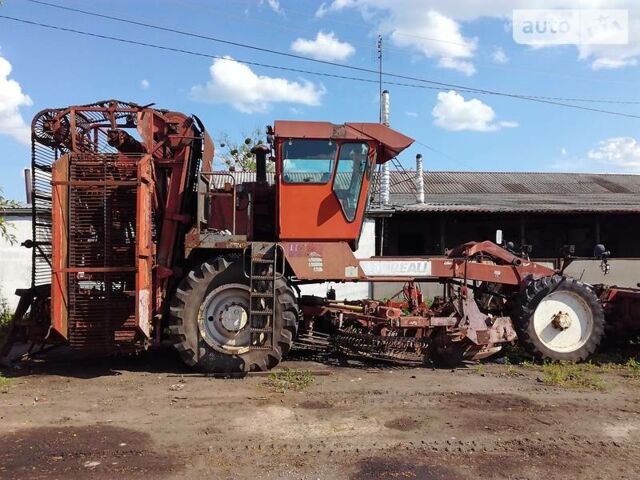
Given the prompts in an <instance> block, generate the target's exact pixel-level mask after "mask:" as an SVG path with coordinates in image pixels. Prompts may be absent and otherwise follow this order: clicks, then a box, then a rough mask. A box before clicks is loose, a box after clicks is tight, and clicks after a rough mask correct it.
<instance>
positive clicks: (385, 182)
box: [380, 90, 391, 205]
mask: <svg viewBox="0 0 640 480" xmlns="http://www.w3.org/2000/svg"><path fill="white" fill-rule="evenodd" d="M380 119H381V120H382V124H383V125H384V126H386V127H388V126H389V90H384V91H383V92H382V98H381V99H380ZM390 190H391V174H390V173H389V162H385V163H383V164H382V181H381V182H380V197H381V201H382V204H383V205H389V202H390V193H391V192H390Z"/></svg>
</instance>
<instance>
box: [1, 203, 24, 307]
mask: <svg viewBox="0 0 640 480" xmlns="http://www.w3.org/2000/svg"><path fill="white" fill-rule="evenodd" d="M5 222H6V224H7V229H8V231H9V233H11V234H13V235H15V237H16V240H17V241H16V243H15V244H14V245H11V244H10V243H9V242H8V241H7V240H5V239H3V238H0V295H2V296H3V297H4V298H5V299H6V300H7V302H8V304H9V308H11V310H14V309H15V308H16V306H17V305H18V296H17V295H15V291H16V289H17V288H29V287H30V286H31V250H30V249H28V248H25V247H21V246H20V243H22V242H24V241H25V240H27V239H30V238H31V217H30V216H27V215H24V216H13V215H7V216H5Z"/></svg>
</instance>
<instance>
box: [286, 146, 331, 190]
mask: <svg viewBox="0 0 640 480" xmlns="http://www.w3.org/2000/svg"><path fill="white" fill-rule="evenodd" d="M336 149H337V146H336V143H335V142H332V141H331V140H301V139H289V140H286V141H285V142H284V143H283V155H282V158H283V160H282V179H283V181H284V182H285V183H327V182H328V181H329V180H330V178H331V171H332V170H333V162H334V159H335V157H336Z"/></svg>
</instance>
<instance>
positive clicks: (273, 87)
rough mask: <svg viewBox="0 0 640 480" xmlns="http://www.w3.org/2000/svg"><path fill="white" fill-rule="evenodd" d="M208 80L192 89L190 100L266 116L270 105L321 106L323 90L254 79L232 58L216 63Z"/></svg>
mask: <svg viewBox="0 0 640 480" xmlns="http://www.w3.org/2000/svg"><path fill="white" fill-rule="evenodd" d="M209 73H210V75H211V78H210V79H209V81H207V83H206V84H204V85H196V86H194V87H191V98H193V99H194V100H198V101H201V102H206V103H228V104H230V105H231V106H233V107H234V108H235V109H236V110H239V111H241V112H244V113H255V112H265V111H267V110H268V108H269V106H270V105H271V104H272V103H291V104H301V105H309V106H316V105H320V100H321V98H322V96H323V95H324V94H325V93H326V89H325V88H324V86H322V85H316V84H315V83H313V82H310V81H308V80H304V79H301V80H300V81H290V80H287V79H285V78H277V77H268V76H266V75H256V74H255V73H254V72H253V71H252V70H251V69H250V68H249V67H248V66H246V65H243V64H241V63H238V62H236V61H235V60H233V58H231V57H225V58H224V59H216V60H214V61H213V63H212V64H211V67H209Z"/></svg>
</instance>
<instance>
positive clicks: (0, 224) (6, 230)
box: [0, 188, 20, 245]
mask: <svg viewBox="0 0 640 480" xmlns="http://www.w3.org/2000/svg"><path fill="white" fill-rule="evenodd" d="M18 206H20V204H19V203H18V202H16V201H14V200H7V199H6V198H4V197H3V196H2V189H1V188H0V238H3V239H5V240H7V241H8V242H9V243H10V244H11V245H13V244H14V243H16V241H17V240H16V236H15V235H14V234H13V233H11V231H10V228H11V227H10V226H9V225H7V222H6V221H5V218H4V215H3V213H4V210H5V209H7V208H15V207H18Z"/></svg>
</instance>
